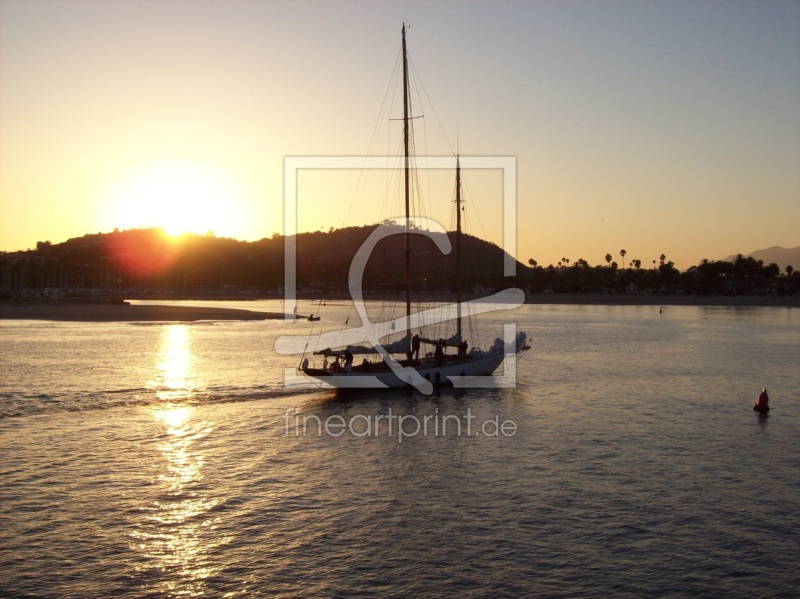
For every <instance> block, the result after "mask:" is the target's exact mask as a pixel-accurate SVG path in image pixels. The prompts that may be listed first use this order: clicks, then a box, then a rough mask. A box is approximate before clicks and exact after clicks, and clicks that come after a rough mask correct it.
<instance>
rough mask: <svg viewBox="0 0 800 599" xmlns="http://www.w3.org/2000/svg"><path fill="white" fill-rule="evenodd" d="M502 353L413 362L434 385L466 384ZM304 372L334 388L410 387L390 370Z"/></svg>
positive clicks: (488, 370)
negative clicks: (416, 363)
mask: <svg viewBox="0 0 800 599" xmlns="http://www.w3.org/2000/svg"><path fill="white" fill-rule="evenodd" d="M504 357H505V356H504V355H503V354H501V353H493V354H484V355H483V356H482V357H480V358H477V359H473V360H466V361H464V362H461V361H453V362H449V363H445V364H442V365H441V366H437V365H435V364H433V363H426V364H423V365H420V366H416V367H415V369H416V371H417V372H418V373H419V374H420V375H421V376H422V377H423V378H425V379H427V380H428V381H430V382H431V384H432V385H433V386H434V387H445V386H454V387H469V386H474V384H473V383H474V382H475V381H474V379H472V377H484V376H490V375H491V374H492V373H494V371H495V370H497V369H498V367H499V366H500V365H501V364H502V363H503V358H504ZM301 372H303V373H304V374H305V375H306V376H308V377H311V378H313V379H315V380H316V381H318V382H319V383H321V384H323V385H326V386H331V387H335V388H337V389H403V388H407V387H411V386H412V384H411V380H410V377H409V378H402V375H401V376H398V375H397V374H396V373H395V372H393V371H391V370H388V369H387V370H381V371H379V372H375V371H356V370H354V371H352V372H344V371H338V372H331V371H330V370H328V369H322V368H311V367H307V368H304V369H301Z"/></svg>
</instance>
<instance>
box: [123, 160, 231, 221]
mask: <svg viewBox="0 0 800 599" xmlns="http://www.w3.org/2000/svg"><path fill="white" fill-rule="evenodd" d="M109 196H110V197H109V199H108V208H109V212H110V214H109V219H110V220H112V222H113V227H118V228H121V229H131V228H136V227H161V228H162V229H164V231H165V232H166V233H167V234H169V235H172V236H179V235H182V234H184V233H197V234H200V235H203V234H206V233H208V232H213V233H215V234H216V235H220V236H226V237H236V236H237V229H239V228H240V227H238V225H240V224H241V223H242V222H244V220H245V219H246V215H244V214H242V211H243V210H242V208H243V204H244V203H245V202H244V194H243V193H242V191H241V189H239V186H238V185H237V184H236V182H235V181H234V180H233V179H232V178H231V177H230V176H226V175H225V174H223V173H222V172H221V171H218V170H215V169H213V168H210V167H207V166H202V165H195V164H160V165H155V166H150V167H147V168H143V169H140V170H138V171H136V172H133V173H130V174H129V175H127V176H125V177H124V178H122V179H121V180H120V181H118V183H117V184H116V185H115V186H114V188H113V189H112V191H111V192H110V193H109Z"/></svg>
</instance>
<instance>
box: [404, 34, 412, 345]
mask: <svg viewBox="0 0 800 599" xmlns="http://www.w3.org/2000/svg"><path fill="white" fill-rule="evenodd" d="M408 96H409V89H408V55H407V53H406V24H405V23H403V148H404V151H405V158H406V164H405V192H406V223H405V232H404V235H403V236H404V241H405V256H406V339H409V338H410V337H411V239H410V238H411V234H410V232H409V228H410V219H411V214H410V212H411V208H410V201H409V180H408V179H409V161H410V159H409V155H408V137H409V131H408V100H409V98H408ZM408 351H411V344H410V339H409V346H408Z"/></svg>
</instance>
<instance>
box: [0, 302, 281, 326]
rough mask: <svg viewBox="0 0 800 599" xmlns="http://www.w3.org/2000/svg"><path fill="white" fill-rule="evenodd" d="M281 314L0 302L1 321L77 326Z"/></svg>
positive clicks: (276, 315)
mask: <svg viewBox="0 0 800 599" xmlns="http://www.w3.org/2000/svg"><path fill="white" fill-rule="evenodd" d="M283 317H284V316H283V313H280V312H255V311H253V310H235V309H230V308H206V307H194V306H160V305H147V306H141V305H133V306H132V305H129V304H103V303H69V302H11V301H9V302H0V320H59V321H76V322H148V321H152V322H194V321H198V320H268V319H278V318H283Z"/></svg>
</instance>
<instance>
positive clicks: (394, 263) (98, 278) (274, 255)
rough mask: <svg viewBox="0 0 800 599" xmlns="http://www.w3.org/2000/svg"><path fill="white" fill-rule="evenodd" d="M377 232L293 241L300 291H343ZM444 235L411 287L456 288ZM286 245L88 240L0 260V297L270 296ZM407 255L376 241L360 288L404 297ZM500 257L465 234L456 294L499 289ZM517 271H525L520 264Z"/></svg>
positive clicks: (152, 235) (349, 231) (134, 234)
mask: <svg viewBox="0 0 800 599" xmlns="http://www.w3.org/2000/svg"><path fill="white" fill-rule="evenodd" d="M381 226H384V227H388V228H389V229H388V230H390V231H392V232H394V233H396V232H401V231H402V227H401V226H399V225H397V224H395V223H392V222H387V223H383V224H382V225H381ZM374 229H375V226H363V227H348V228H343V229H337V230H331V231H329V232H327V233H323V232H313V233H300V234H298V235H297V236H295V237H293V238H290V239H289V240H288V241H293V242H294V245H295V250H296V251H295V256H296V259H295V264H296V273H297V287H298V289H299V290H302V289H315V290H319V291H326V290H327V291H331V290H335V291H338V290H342V291H344V290H346V289H347V278H348V273H349V269H350V262H351V260H352V259H353V256H354V255H355V254H356V252H357V251H358V249H359V248H360V247H361V245H362V244H363V242H364V241H365V240H366V239H367V237H368V236H369V234H370V233H372V231H373V230H374ZM448 236H449V237H450V240H451V245H452V247H453V251H451V252H450V253H449V254H448V255H444V254H442V253H441V252H440V251H439V250H438V249H437V248H436V246H435V245H434V243H433V242H432V241H431V239H429V238H427V237H425V236H423V235H417V234H414V235H412V236H411V261H412V286H413V287H414V288H416V289H437V290H441V289H448V288H449V289H452V288H454V286H455V277H456V268H455V251H454V247H455V234H454V233H450V234H448ZM288 245H291V243H290V244H288ZM286 247H287V238H286V237H284V236H281V235H274V236H273V237H272V238H269V239H261V240H259V241H254V242H248V241H238V240H236V239H228V238H218V237H215V236H213V235H205V236H203V235H196V234H185V235H181V236H180V237H171V236H169V235H167V234H165V233H164V232H163V231H162V230H161V229H158V228H151V229H131V230H127V231H118V230H115V231H114V232H113V233H97V234H88V235H84V236H83V237H77V238H73V239H69V240H67V241H65V242H63V243H58V244H52V243H50V242H49V241H44V242H39V243H37V247H36V249H35V250H28V251H25V252H15V253H2V254H0V290H2V291H4V292H6V293H13V292H20V291H21V290H23V289H26V288H27V289H38V290H43V289H47V288H51V289H63V290H82V291H89V290H97V291H100V290H116V291H120V290H137V291H150V292H195V291H220V290H254V291H270V290H277V289H278V288H280V287H281V286H282V285H283V284H284V281H285V277H284V264H285V258H286ZM404 256H405V253H404V246H403V236H402V235H396V234H393V235H391V236H390V237H387V238H385V239H383V240H381V241H380V242H379V243H378V245H377V246H376V248H375V250H374V251H373V252H372V254H371V255H370V257H369V260H368V262H367V267H366V270H365V275H364V288H365V290H375V291H378V290H383V291H394V290H400V289H403V288H404V285H405V282H404V281H405V276H404ZM504 256H505V252H504V251H503V250H502V249H501V248H499V247H497V246H496V245H494V244H491V243H488V242H486V241H483V240H481V239H478V238H477V237H473V236H470V235H466V234H465V235H463V237H462V264H463V265H464V275H463V278H462V281H463V288H465V289H471V288H473V287H474V286H475V285H481V286H492V287H496V286H499V285H502V284H503V282H504V278H503V261H504ZM517 269H518V272H520V271H524V270H526V268H525V267H524V266H523V265H522V264H519V263H517ZM508 284H509V283H506V285H508Z"/></svg>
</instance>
